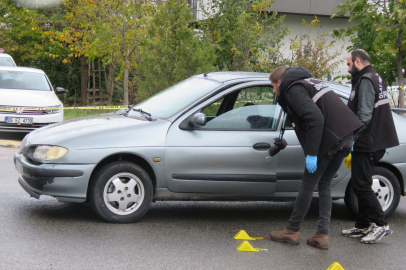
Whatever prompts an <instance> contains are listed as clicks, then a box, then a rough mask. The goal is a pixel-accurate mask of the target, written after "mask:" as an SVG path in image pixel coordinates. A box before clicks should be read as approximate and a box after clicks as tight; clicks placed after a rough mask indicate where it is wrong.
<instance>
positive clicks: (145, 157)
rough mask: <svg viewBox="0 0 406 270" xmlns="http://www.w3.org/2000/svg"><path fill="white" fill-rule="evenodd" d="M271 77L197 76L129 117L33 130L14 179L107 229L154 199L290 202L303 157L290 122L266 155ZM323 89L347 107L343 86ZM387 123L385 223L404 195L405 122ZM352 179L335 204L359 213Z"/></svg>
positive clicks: (378, 182) (272, 127) (379, 173)
mask: <svg viewBox="0 0 406 270" xmlns="http://www.w3.org/2000/svg"><path fill="white" fill-rule="evenodd" d="M268 77H269V74H263V73H245V72H218V73H206V74H202V75H197V76H193V77H191V78H189V79H187V80H184V81H182V82H180V83H178V84H176V85H174V86H172V87H170V88H168V89H166V90H165V91H162V92H160V93H158V94H157V95H155V96H153V97H151V98H149V99H147V100H145V101H144V102H142V103H140V104H137V105H136V106H133V107H131V109H129V110H128V111H121V112H120V113H116V114H115V113H110V114H102V115H97V116H90V117H85V118H80V119H75V120H69V121H65V122H62V123H58V124H55V125H52V126H49V127H43V128H41V129H38V130H36V131H33V132H31V133H30V134H28V135H27V136H26V137H25V138H24V140H23V142H22V145H21V147H20V150H19V151H18V152H17V153H16V154H15V157H14V159H15V166H16V169H17V171H18V172H19V173H20V176H19V180H18V181H19V183H20V184H21V186H22V187H23V188H24V189H25V190H26V191H27V192H28V193H29V194H30V195H31V196H32V197H35V198H37V199H38V198H39V197H40V195H49V196H53V197H55V198H56V199H57V200H59V201H68V202H85V201H88V202H90V204H91V205H92V207H93V209H94V211H95V212H96V213H97V214H98V215H99V216H100V217H101V218H102V219H104V220H106V221H109V222H133V221H136V220H138V219H140V218H141V217H142V216H143V215H144V214H145V213H146V212H147V211H148V208H149V207H150V204H151V202H153V201H166V200H181V201H182V200H184V201H189V200H210V201H212V200H229V201H232V200H251V201H264V200H268V201H275V200H294V199H295V198H296V196H297V193H298V191H299V188H300V184H301V179H302V176H303V172H304V168H305V157H304V154H303V151H302V148H301V147H300V144H299V142H298V140H297V138H296V135H295V133H294V130H293V129H292V127H291V124H290V123H286V127H287V130H286V132H285V135H284V138H285V139H286V141H287V142H288V146H287V147H286V148H285V149H284V150H282V151H280V152H279V153H278V154H277V155H276V156H273V157H271V156H269V154H268V152H267V150H268V149H269V147H270V146H271V145H273V142H274V138H275V137H277V136H278V135H279V133H280V129H281V126H282V124H283V119H284V113H283V111H282V110H281V108H280V107H279V106H278V105H274V104H273V94H272V88H271V85H270V82H269V80H268ZM325 83H326V84H327V85H328V86H329V87H330V88H331V89H333V90H334V91H335V92H336V93H337V94H338V95H339V96H340V97H341V98H342V100H343V102H347V98H348V96H349V93H350V89H349V87H347V86H343V85H339V84H334V83H330V82H325ZM393 118H394V121H395V124H396V127H397V131H398V134H399V139H400V141H401V145H399V146H398V147H395V148H391V149H388V150H387V153H386V155H385V156H384V157H383V159H382V160H381V161H380V163H379V164H378V167H377V168H376V170H375V173H374V177H373V179H374V184H373V189H374V190H375V192H376V194H377V196H378V198H379V201H380V203H381V205H382V207H383V209H384V211H385V213H386V215H387V216H388V215H390V214H391V213H392V212H393V211H394V210H395V209H396V207H397V206H398V203H399V200H400V196H401V195H404V194H405V185H404V179H405V178H406V156H405V154H404V153H406V144H405V142H406V133H405V126H406V119H404V118H402V117H400V116H398V115H396V114H394V115H393ZM349 181H350V170H349V169H347V167H346V166H345V165H344V164H343V166H341V168H340V169H339V170H338V172H337V174H336V175H335V177H334V179H333V181H332V197H333V198H334V199H342V198H344V199H345V202H346V205H347V207H348V208H349V210H350V211H351V212H356V211H357V200H356V197H355V196H354V193H353V191H352V189H351V187H350V186H349ZM317 196H318V194H317V193H315V197H316V198H317Z"/></svg>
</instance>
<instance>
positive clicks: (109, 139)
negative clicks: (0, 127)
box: [23, 113, 171, 149]
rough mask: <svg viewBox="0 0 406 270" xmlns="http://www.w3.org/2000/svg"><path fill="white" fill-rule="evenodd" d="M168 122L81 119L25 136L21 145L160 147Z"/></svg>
mask: <svg viewBox="0 0 406 270" xmlns="http://www.w3.org/2000/svg"><path fill="white" fill-rule="evenodd" d="M170 124H171V122H169V121H167V120H160V119H158V120H154V121H148V120H145V119H143V118H130V117H125V116H122V115H117V114H114V113H108V114H101V115H95V116H88V117H82V118H77V119H72V120H68V121H63V122H60V123H56V124H53V125H50V126H46V127H43V128H40V129H37V130H35V131H32V132H31V133H30V134H29V135H27V137H26V139H25V141H24V142H23V143H24V145H39V144H46V145H59V146H64V147H67V148H69V149H91V148H92V149H94V148H113V147H136V146H163V145H164V143H165V137H166V133H167V130H168V128H169V126H170Z"/></svg>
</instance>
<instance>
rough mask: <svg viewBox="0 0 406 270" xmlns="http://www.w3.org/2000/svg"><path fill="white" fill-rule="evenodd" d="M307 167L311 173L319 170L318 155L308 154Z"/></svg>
mask: <svg viewBox="0 0 406 270" xmlns="http://www.w3.org/2000/svg"><path fill="white" fill-rule="evenodd" d="M306 168H307V171H308V172H309V173H314V172H315V171H316V170H317V156H309V155H307V156H306Z"/></svg>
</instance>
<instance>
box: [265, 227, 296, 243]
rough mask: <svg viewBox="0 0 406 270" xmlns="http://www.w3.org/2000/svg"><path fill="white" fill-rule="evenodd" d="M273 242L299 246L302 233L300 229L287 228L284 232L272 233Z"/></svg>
mask: <svg viewBox="0 0 406 270" xmlns="http://www.w3.org/2000/svg"><path fill="white" fill-rule="evenodd" d="M271 240H272V241H276V242H284V243H288V244H292V245H299V240H300V233H299V228H297V229H289V228H285V229H283V230H282V231H273V232H271Z"/></svg>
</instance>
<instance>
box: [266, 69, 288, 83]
mask: <svg viewBox="0 0 406 270" xmlns="http://www.w3.org/2000/svg"><path fill="white" fill-rule="evenodd" d="M285 70H286V67H284V66H280V67H277V68H275V69H274V70H273V71H272V73H271V75H270V76H269V80H270V81H271V83H277V82H278V81H279V80H282V78H283V74H285Z"/></svg>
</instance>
